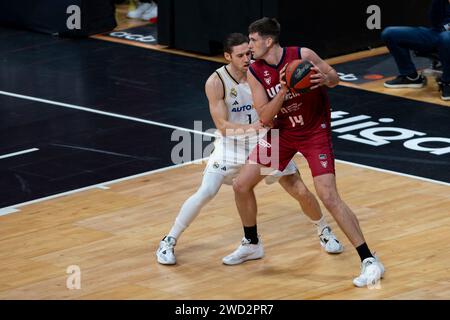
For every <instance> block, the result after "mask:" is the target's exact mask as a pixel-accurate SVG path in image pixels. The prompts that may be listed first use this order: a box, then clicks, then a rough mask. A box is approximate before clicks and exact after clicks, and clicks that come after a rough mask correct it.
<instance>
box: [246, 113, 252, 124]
mask: <svg viewBox="0 0 450 320" xmlns="http://www.w3.org/2000/svg"><path fill="white" fill-rule="evenodd" d="M247 117H248V124H252V115H251V114H248V115H247Z"/></svg>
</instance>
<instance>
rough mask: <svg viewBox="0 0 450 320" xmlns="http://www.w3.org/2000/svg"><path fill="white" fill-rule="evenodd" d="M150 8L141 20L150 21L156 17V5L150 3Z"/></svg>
mask: <svg viewBox="0 0 450 320" xmlns="http://www.w3.org/2000/svg"><path fill="white" fill-rule="evenodd" d="M150 5H151V7H150V8H148V9H147V10H146V11H145V12H144V13H143V14H142V16H141V19H142V20H146V21H147V20H150V19H152V18H156V17H157V16H158V5H157V4H156V3H154V2H152V3H151V4H150Z"/></svg>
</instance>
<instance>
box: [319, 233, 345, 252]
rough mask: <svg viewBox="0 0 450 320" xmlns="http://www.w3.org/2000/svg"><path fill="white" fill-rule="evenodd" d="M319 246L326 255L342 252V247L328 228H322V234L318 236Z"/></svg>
mask: <svg viewBox="0 0 450 320" xmlns="http://www.w3.org/2000/svg"><path fill="white" fill-rule="evenodd" d="M319 239H320V245H321V246H322V247H323V248H324V249H325V251H326V252H328V253H341V252H342V251H344V246H343V245H342V244H341V243H340V241H339V240H338V239H336V236H335V235H334V233H333V231H331V229H330V227H325V228H323V230H322V232H321V233H320V235H319Z"/></svg>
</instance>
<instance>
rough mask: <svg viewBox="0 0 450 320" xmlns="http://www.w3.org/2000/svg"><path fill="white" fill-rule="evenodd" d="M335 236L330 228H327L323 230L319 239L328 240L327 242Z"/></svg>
mask: <svg viewBox="0 0 450 320" xmlns="http://www.w3.org/2000/svg"><path fill="white" fill-rule="evenodd" d="M333 236H334V234H333V232H332V231H331V228H330V227H329V226H326V227H324V228H323V229H322V232H321V233H320V235H319V237H320V239H323V240H326V241H327V242H328V241H329V240H330V238H332V237H333Z"/></svg>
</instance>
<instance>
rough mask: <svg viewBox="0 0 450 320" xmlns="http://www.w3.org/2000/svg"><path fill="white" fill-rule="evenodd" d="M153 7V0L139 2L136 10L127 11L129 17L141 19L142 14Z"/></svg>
mask: <svg viewBox="0 0 450 320" xmlns="http://www.w3.org/2000/svg"><path fill="white" fill-rule="evenodd" d="M151 8H153V2H152V3H139V5H138V6H137V8H136V9H135V10H131V11H129V12H128V13H127V17H128V18H132V19H140V18H142V15H143V14H144V13H145V12H146V11H147V10H149V9H151Z"/></svg>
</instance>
